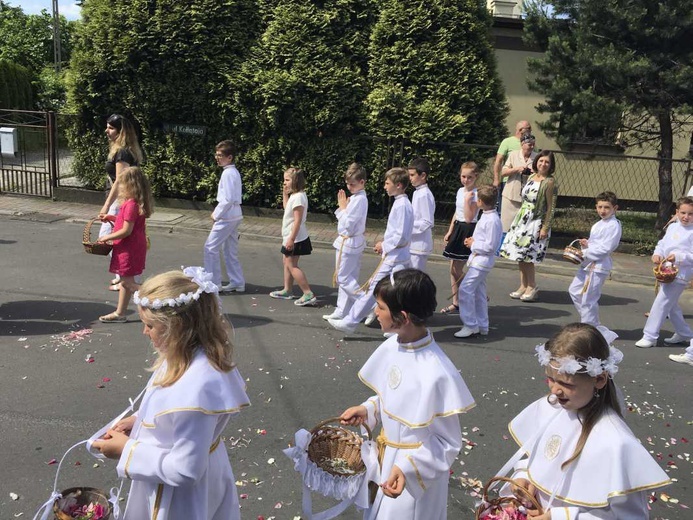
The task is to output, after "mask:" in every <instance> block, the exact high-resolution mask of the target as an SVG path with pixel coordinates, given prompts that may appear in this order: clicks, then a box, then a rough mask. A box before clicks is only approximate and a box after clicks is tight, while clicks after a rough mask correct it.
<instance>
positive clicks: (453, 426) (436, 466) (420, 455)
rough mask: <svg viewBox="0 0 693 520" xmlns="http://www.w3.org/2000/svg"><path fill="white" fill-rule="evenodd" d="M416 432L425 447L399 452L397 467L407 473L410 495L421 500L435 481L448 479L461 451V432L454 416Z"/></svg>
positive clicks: (457, 420)
mask: <svg viewBox="0 0 693 520" xmlns="http://www.w3.org/2000/svg"><path fill="white" fill-rule="evenodd" d="M415 432H416V433H417V435H421V436H422V439H421V441H422V442H423V444H422V445H421V446H420V447H419V448H417V449H415V450H398V451H397V454H396V456H395V461H394V463H395V465H397V467H398V468H399V469H401V470H402V473H404V478H405V479H406V482H405V486H406V488H407V491H409V493H410V494H411V495H412V496H413V497H414V498H415V499H417V500H418V499H419V498H421V496H422V495H423V494H424V492H425V491H426V489H427V488H428V486H430V485H431V483H432V482H433V481H435V480H437V479H439V478H440V477H441V476H443V475H444V476H446V477H447V476H448V475H449V472H450V467H451V466H452V463H453V462H454V461H455V457H457V454H458V453H459V452H460V449H461V448H462V431H461V429H460V419H459V417H458V416H457V415H456V414H455V415H450V416H448V417H440V418H438V419H435V420H434V421H433V422H432V423H431V424H430V425H429V426H428V427H426V428H417V429H416V430H415ZM383 477H384V478H387V477H388V475H383Z"/></svg>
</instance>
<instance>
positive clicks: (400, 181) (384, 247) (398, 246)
mask: <svg viewBox="0 0 693 520" xmlns="http://www.w3.org/2000/svg"><path fill="white" fill-rule="evenodd" d="M408 185H409V174H408V173H407V170H405V169H404V168H392V169H391V170H388V171H387V173H386V174H385V191H386V192H387V194H388V195H389V196H390V197H394V198H395V201H394V203H393V204H392V207H391V208H390V214H389V215H388V217H387V227H386V228H385V235H384V236H383V240H382V241H380V242H378V243H377V244H375V246H374V247H373V250H374V251H375V252H376V253H378V254H380V255H381V256H382V259H381V260H380V264H378V267H377V268H376V270H375V272H374V273H373V274H372V275H371V277H370V279H369V280H368V289H366V292H365V293H363V294H362V295H361V296H360V297H359V298H358V300H356V301H355V302H354V305H352V307H351V309H350V310H349V313H348V314H347V315H346V316H344V318H342V319H332V318H331V319H328V320H327V321H328V323H329V324H330V325H332V327H334V328H335V329H337V330H339V331H341V332H346V333H347V334H351V333H352V332H354V331H355V330H356V326H357V325H358V324H359V322H360V321H361V320H363V319H364V318H365V317H366V316H367V315H368V313H369V312H371V311H372V310H373V308H374V307H375V297H374V296H373V289H374V288H375V285H376V284H377V283H378V282H379V281H380V280H381V279H382V278H384V277H385V276H388V275H389V274H390V273H391V272H392V270H393V268H394V267H395V266H402V267H410V266H411V260H410V255H409V244H410V242H411V233H412V229H413V226H414V210H413V209H412V206H411V202H409V198H408V197H407V195H406V194H405V193H404V192H405V190H406V189H407V186H408Z"/></svg>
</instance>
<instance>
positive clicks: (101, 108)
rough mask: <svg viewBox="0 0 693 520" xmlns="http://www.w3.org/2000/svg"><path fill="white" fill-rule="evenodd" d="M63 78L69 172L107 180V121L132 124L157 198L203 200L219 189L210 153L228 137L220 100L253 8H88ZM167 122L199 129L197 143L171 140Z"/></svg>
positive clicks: (175, 1)
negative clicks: (71, 121)
mask: <svg viewBox="0 0 693 520" xmlns="http://www.w3.org/2000/svg"><path fill="white" fill-rule="evenodd" d="M82 17H83V23H82V25H81V27H80V30H79V31H78V37H77V42H76V44H75V45H76V48H75V51H74V54H73V60H72V63H71V71H70V83H71V85H70V104H71V107H72V108H73V109H74V110H75V111H76V112H77V113H78V114H79V121H78V123H77V126H76V127H75V128H74V129H73V132H72V142H73V144H74V146H75V149H76V152H75V170H76V172H77V175H78V176H79V178H80V179H82V180H83V181H85V182H86V183H87V184H88V185H90V186H101V185H102V184H103V182H104V177H105V176H104V175H103V166H102V163H103V159H104V155H105V142H104V138H103V125H104V121H105V119H106V117H108V115H109V114H111V113H113V112H121V113H123V114H124V115H126V116H129V117H131V118H132V119H133V120H135V121H136V122H138V123H139V124H140V127H141V144H142V147H143V150H144V152H145V154H146V155H147V156H148V161H147V163H146V164H145V166H144V169H145V172H146V173H147V174H148V175H149V177H150V179H151V180H152V185H153V188H154V191H155V193H156V194H157V195H177V196H187V197H192V198H205V197H207V195H208V194H209V190H210V189H211V187H212V186H214V187H215V186H216V182H217V180H218V172H217V171H216V170H217V169H216V168H215V167H214V163H213V160H212V154H213V150H214V145H215V144H216V143H217V142H218V141H220V140H221V139H227V138H229V137H231V136H232V135H233V133H234V127H235V123H234V119H235V114H234V113H233V111H231V110H229V107H228V104H226V105H225V104H224V103H225V99H228V98H231V97H232V96H233V95H234V92H235V90H236V89H237V88H238V87H237V82H236V76H237V72H238V69H239V68H240V65H241V63H242V62H243V61H244V59H245V55H246V53H247V49H248V48H249V47H250V45H251V43H252V42H254V41H255V38H256V36H257V34H258V31H259V14H258V9H257V5H256V2H254V1H253V0H197V1H180V0H160V1H158V2H150V1H145V0H133V1H130V0H90V1H89V2H85V3H84V5H83V7H82ZM167 123H173V124H180V123H182V124H188V125H200V126H205V127H206V129H207V131H206V134H205V135H204V136H190V135H180V134H175V133H172V132H170V131H168V130H167V129H166V124H167Z"/></svg>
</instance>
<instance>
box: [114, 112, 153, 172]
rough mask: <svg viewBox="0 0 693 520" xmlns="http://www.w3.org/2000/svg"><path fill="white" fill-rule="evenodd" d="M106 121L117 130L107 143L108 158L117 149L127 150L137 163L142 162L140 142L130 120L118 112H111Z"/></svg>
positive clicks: (142, 155)
mask: <svg viewBox="0 0 693 520" xmlns="http://www.w3.org/2000/svg"><path fill="white" fill-rule="evenodd" d="M106 122H107V123H108V124H109V125H111V126H112V127H113V128H115V129H116V130H118V135H117V137H116V138H115V139H114V140H113V141H111V143H110V144H109V145H108V158H109V159H113V157H114V156H115V154H116V153H117V152H118V150H121V149H125V150H128V151H129V152H130V153H131V154H132V156H133V157H134V158H135V161H137V164H142V162H144V154H143V153H142V148H140V143H139V141H138V140H137V132H135V127H134V126H133V124H132V123H131V122H130V120H129V119H128V118H126V117H124V116H121V115H120V114H112V115H111V116H110V117H109V118H108V119H107V120H106Z"/></svg>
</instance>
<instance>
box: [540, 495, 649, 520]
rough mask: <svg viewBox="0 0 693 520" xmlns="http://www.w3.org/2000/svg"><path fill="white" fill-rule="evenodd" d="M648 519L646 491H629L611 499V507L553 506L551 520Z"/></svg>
mask: <svg viewBox="0 0 693 520" xmlns="http://www.w3.org/2000/svg"><path fill="white" fill-rule="evenodd" d="M626 518H627V519H628V520H648V519H649V518H650V515H649V513H648V511H647V498H646V496H645V493H643V492H640V493H629V494H628V495H623V496H616V497H613V498H611V499H610V500H609V507H603V508H594V509H587V508H584V507H577V506H568V507H552V508H551V520H622V519H623V520H624V519H626Z"/></svg>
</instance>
